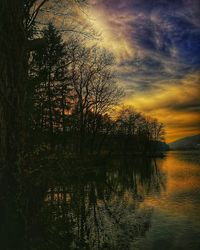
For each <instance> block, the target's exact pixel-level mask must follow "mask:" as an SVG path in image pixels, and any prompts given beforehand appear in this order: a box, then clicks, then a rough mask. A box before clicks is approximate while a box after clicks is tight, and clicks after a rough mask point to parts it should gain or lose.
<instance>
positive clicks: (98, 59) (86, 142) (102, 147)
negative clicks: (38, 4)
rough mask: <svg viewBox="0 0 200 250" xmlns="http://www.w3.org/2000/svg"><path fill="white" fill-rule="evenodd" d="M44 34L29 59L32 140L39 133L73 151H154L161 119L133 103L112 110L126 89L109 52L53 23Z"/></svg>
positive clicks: (29, 107) (44, 138)
mask: <svg viewBox="0 0 200 250" xmlns="http://www.w3.org/2000/svg"><path fill="white" fill-rule="evenodd" d="M42 36H43V38H44V39H45V41H46V42H47V46H45V47H41V48H39V49H37V50H35V51H34V52H32V53H31V57H30V61H29V86H30V92H29V93H30V96H29V98H28V100H29V102H30V103H29V105H27V107H28V112H29V125H30V126H29V127H30V129H31V131H30V134H31V135H32V137H31V143H33V141H34V138H35V140H36V144H37V143H41V139H42V140H43V141H45V142H46V143H48V144H49V145H50V146H51V147H55V146H58V145H59V146H62V147H64V148H65V149H67V151H68V152H76V153H77V152H79V153H101V152H102V151H105V152H112V151H114V152H119V151H120V152H123V153H125V152H127V151H129V152H131V151H139V152H143V153H145V152H153V151H155V150H156V142H158V141H160V140H163V135H164V129H163V124H161V123H159V122H158V121H157V120H155V119H151V118H149V117H145V116H144V115H143V114H141V113H139V112H136V111H135V110H134V109H133V108H132V107H126V106H124V107H122V108H121V109H120V110H119V111H117V112H116V111H114V108H115V107H116V106H117V105H118V104H119V102H120V101H121V98H122V97H123V95H124V92H123V89H122V88H120V87H118V85H117V82H116V77H115V74H114V72H113V66H114V65H115V60H114V57H113V55H112V54H111V53H110V52H108V51H106V50H105V49H103V48H99V47H98V46H96V45H93V46H88V45H87V44H86V43H84V41H81V40H80V39H79V38H78V37H74V36H73V37H71V38H69V39H65V41H64V39H63V38H62V35H61V33H60V32H59V31H58V30H57V29H56V28H55V27H54V26H53V24H52V23H49V24H48V26H47V27H46V28H44V29H43V30H42ZM113 112H115V115H114V116H113V115H112V114H113ZM38 139H39V142H38Z"/></svg>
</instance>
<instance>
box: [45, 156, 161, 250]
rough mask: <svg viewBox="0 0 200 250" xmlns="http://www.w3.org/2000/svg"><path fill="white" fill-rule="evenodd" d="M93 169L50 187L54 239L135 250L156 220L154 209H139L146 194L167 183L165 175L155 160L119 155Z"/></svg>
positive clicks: (65, 243) (50, 224)
mask: <svg viewBox="0 0 200 250" xmlns="http://www.w3.org/2000/svg"><path fill="white" fill-rule="evenodd" d="M88 164H89V163H88ZM98 165H99V164H98ZM92 168H93V169H92V172H90V173H88V172H87V173H84V171H83V172H80V173H79V175H78V176H76V177H74V175H73V173H72V175H71V176H66V181H63V183H62V184H61V183H57V185H55V186H52V187H51V188H49V190H48V193H47V196H46V199H45V203H44V210H43V215H44V216H45V221H48V227H47V228H46V230H47V231H46V237H47V239H51V242H49V244H53V245H52V248H53V246H54V247H55V244H59V245H61V246H60V248H59V249H64V248H65V249H66V247H68V249H116V250H117V249H122V250H125V249H132V248H133V244H134V239H135V238H137V237H138V236H143V235H145V233H146V231H148V229H149V228H150V225H151V215H152V209H151V207H149V206H148V207H145V208H143V209H139V208H140V203H142V202H143V201H144V195H146V194H148V193H149V192H156V193H159V192H160V191H161V190H162V189H164V188H165V176H164V175H163V174H161V173H160V171H159V169H158V167H157V165H156V162H155V161H153V160H151V159H145V160H144V159H139V158H138V159H135V160H133V159H115V160H109V161H107V162H104V164H103V165H101V166H95V164H93V166H92ZM46 216H47V218H46ZM55 237H57V239H55ZM52 239H53V240H52ZM46 241H47V240H46ZM55 242H56V243H55Z"/></svg>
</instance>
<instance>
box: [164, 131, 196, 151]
mask: <svg viewBox="0 0 200 250" xmlns="http://www.w3.org/2000/svg"><path fill="white" fill-rule="evenodd" d="M168 145H169V148H170V149H200V134H198V135H193V136H187V137H184V138H181V139H179V140H177V141H174V142H171V143H169V144H168Z"/></svg>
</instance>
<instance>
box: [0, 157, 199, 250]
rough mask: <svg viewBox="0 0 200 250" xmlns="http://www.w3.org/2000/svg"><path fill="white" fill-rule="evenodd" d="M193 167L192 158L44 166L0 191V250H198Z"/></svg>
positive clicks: (196, 170)
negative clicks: (13, 186) (19, 184)
mask: <svg viewBox="0 0 200 250" xmlns="http://www.w3.org/2000/svg"><path fill="white" fill-rule="evenodd" d="M199 167H200V164H199V156H198V157H197V154H196V153H194V154H193V153H192V152H190V153H189V152H184V153H183V152H182V153H180V152H170V153H169V154H168V155H167V157H166V158H164V159H157V160H153V159H150V158H145V159H142V158H134V159H133V158H114V159H91V160H88V159H82V160H81V161H76V162H74V161H71V162H66V163H64V164H60V163H59V164H58V163H55V162H54V163H52V162H49V163H48V166H47V167H45V168H43V169H42V170H40V171H39V172H38V173H36V172H33V173H32V174H31V175H27V176H26V177H24V180H23V185H22V187H21V189H20V190H14V189H13V190H9V189H8V188H7V186H6V185H5V184H2V189H1V191H2V193H1V195H0V199H1V203H0V205H1V213H0V215H1V216H2V219H1V221H2V225H1V228H0V237H1V242H2V243H1V249H3V250H11V249H15V250H17V249H20V250H44V249H45V250H55V249H58V250H66V249H69V250H73V249H77V250H86V249H87V250H96V249H99V250H101V249H102V250H103V249H105V250H106V249H109V250H128V249H132V250H133V249H139V250H147V249H148V250H149V249H152V250H156V249H159V250H160V249H163V250H165V249H166V250H168V249H174V250H175V249H185V250H186V249H195V250H197V249H200V247H199V246H200V237H199V235H200V214H199V211H200V172H199ZM36 177H37V178H36ZM8 198H10V199H8ZM8 201H9V202H8ZM161 246H162V248H160V247H161Z"/></svg>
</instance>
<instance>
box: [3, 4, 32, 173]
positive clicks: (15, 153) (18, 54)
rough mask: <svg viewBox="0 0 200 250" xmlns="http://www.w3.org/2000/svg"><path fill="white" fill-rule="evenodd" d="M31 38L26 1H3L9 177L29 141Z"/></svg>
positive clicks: (5, 135) (5, 149) (6, 164)
mask: <svg viewBox="0 0 200 250" xmlns="http://www.w3.org/2000/svg"><path fill="white" fill-rule="evenodd" d="M26 48H27V39H26V36H25V32H24V28H23V1H22V0H15V1H13V0H1V2H0V157H1V164H2V165H3V167H4V169H7V171H6V172H7V173H8V174H12V173H13V172H15V171H16V162H17V161H18V159H19V158H18V157H19V153H20V152H22V151H23V145H24V139H25V137H24V136H25V94H26V72H27V60H28V58H27V50H26Z"/></svg>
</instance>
